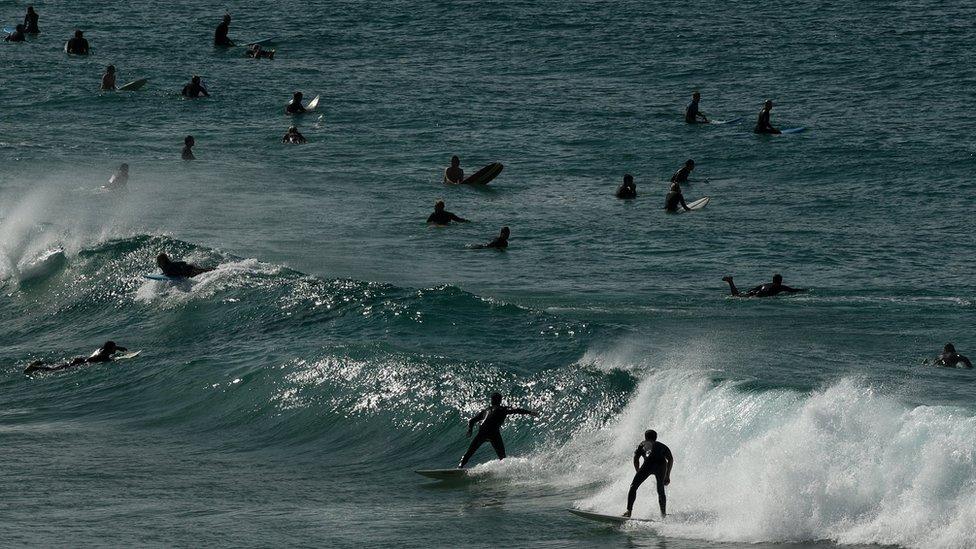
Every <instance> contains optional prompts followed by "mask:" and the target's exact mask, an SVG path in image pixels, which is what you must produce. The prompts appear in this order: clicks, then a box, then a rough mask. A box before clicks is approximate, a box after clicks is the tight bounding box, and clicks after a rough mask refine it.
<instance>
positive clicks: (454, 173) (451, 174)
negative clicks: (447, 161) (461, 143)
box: [444, 155, 464, 185]
mask: <svg viewBox="0 0 976 549" xmlns="http://www.w3.org/2000/svg"><path fill="white" fill-rule="evenodd" d="M463 182H464V170H462V169H461V159H460V158H458V156H457V155H454V156H452V157H451V165H450V167H448V168H447V169H445V170H444V183H448V184H451V185H457V184H459V183H463Z"/></svg>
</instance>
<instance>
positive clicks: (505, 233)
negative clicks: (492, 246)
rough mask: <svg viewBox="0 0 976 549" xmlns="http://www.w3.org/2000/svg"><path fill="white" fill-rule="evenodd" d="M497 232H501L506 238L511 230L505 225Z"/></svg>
mask: <svg viewBox="0 0 976 549" xmlns="http://www.w3.org/2000/svg"><path fill="white" fill-rule="evenodd" d="M498 234H500V235H502V234H503V235H505V238H508V235H510V234H512V231H511V230H510V229H509V228H508V226H505V227H502V231H501V232H500V233H498Z"/></svg>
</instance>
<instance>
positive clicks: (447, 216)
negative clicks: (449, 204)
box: [427, 200, 468, 225]
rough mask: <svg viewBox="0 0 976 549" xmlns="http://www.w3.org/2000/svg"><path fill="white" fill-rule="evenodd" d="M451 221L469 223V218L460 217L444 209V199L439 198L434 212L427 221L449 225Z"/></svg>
mask: <svg viewBox="0 0 976 549" xmlns="http://www.w3.org/2000/svg"><path fill="white" fill-rule="evenodd" d="M451 221H457V222H458V223H467V222H468V220H467V219H464V218H463V217H458V216H456V215H454V214H453V213H451V212H449V211H447V210H445V209H444V201H443V200H438V201H437V202H436V203H435V204H434V213H432V214H430V217H428V218H427V223H433V224H434V225H447V224H448V223H450V222H451Z"/></svg>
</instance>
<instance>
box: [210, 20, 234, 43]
mask: <svg viewBox="0 0 976 549" xmlns="http://www.w3.org/2000/svg"><path fill="white" fill-rule="evenodd" d="M229 30H230V14H229V13H225V14H224V20H223V21H221V22H220V24H219V25H217V30H215V31H214V46H219V47H223V48H229V47H231V46H233V45H234V43H233V42H231V40H230V38H227V32H228V31H229Z"/></svg>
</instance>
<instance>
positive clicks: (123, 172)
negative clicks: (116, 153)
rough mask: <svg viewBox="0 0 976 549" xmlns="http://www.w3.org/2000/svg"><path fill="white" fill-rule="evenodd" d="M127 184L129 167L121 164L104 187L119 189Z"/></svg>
mask: <svg viewBox="0 0 976 549" xmlns="http://www.w3.org/2000/svg"><path fill="white" fill-rule="evenodd" d="M128 182H129V165H128V164H126V163H125V162H123V163H122V164H120V165H119V169H118V170H116V172H115V173H114V174H112V177H111V178H110V179H109V180H108V184H107V185H105V187H104V188H106V189H121V188H123V187H125V185H126V184H127V183H128Z"/></svg>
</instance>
